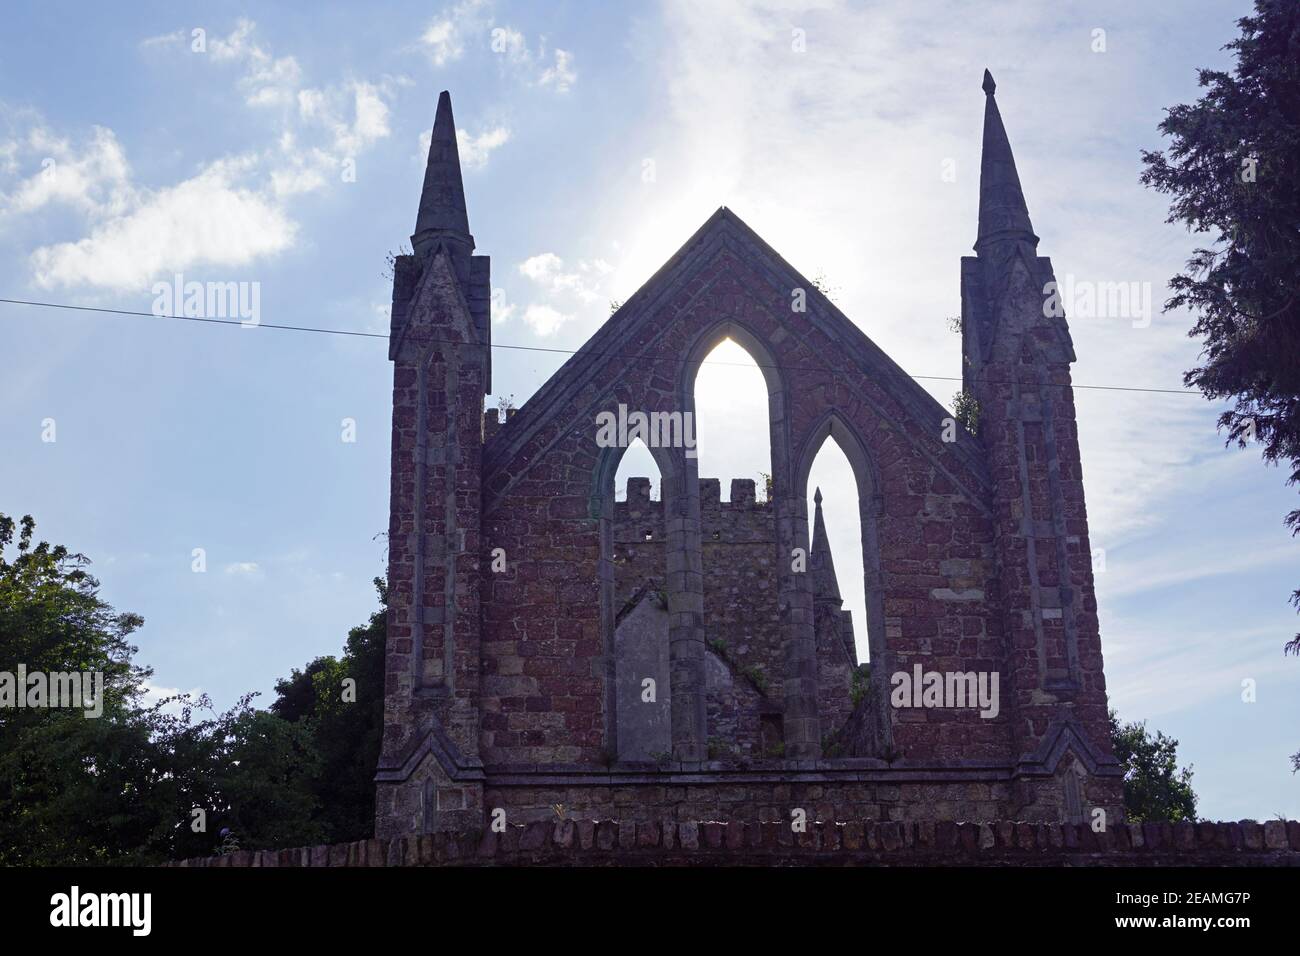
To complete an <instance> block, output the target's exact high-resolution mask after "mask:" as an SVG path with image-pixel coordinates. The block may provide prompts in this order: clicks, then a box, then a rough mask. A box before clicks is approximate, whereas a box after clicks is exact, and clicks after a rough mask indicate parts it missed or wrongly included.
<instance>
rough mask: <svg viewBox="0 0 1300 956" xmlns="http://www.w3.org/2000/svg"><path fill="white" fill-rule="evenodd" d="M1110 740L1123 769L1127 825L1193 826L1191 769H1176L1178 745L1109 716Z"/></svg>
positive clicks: (1113, 713)
mask: <svg viewBox="0 0 1300 956" xmlns="http://www.w3.org/2000/svg"><path fill="white" fill-rule="evenodd" d="M1110 739H1111V744H1112V745H1113V746H1114V748H1115V757H1116V759H1118V760H1119V762H1120V765H1121V766H1122V767H1123V768H1124V814H1125V816H1126V817H1127V818H1128V820H1129V822H1131V823H1141V822H1143V821H1168V822H1170V823H1178V822H1180V821H1187V822H1195V820H1196V794H1195V793H1194V792H1192V768H1191V767H1184V768H1183V769H1181V770H1180V769H1179V767H1178V741H1177V740H1174V739H1173V738H1172V737H1166V736H1165V735H1164V734H1163V733H1161V732H1160V731H1156V733H1155V736H1154V737H1153V736H1151V734H1150V733H1148V732H1147V728H1146V724H1145V723H1129V724H1121V723H1120V720H1119V715H1118V714H1117V713H1115V711H1113V710H1112V711H1111V712H1110Z"/></svg>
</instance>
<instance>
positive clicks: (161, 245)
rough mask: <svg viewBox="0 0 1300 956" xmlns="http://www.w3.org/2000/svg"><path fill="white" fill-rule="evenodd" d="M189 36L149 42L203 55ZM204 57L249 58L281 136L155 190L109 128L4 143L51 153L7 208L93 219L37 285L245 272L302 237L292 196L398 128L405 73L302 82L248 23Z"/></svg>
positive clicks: (40, 128)
mask: <svg viewBox="0 0 1300 956" xmlns="http://www.w3.org/2000/svg"><path fill="white" fill-rule="evenodd" d="M187 41H188V37H187V35H186V34H185V33H184V32H180V33H177V34H169V35H167V36H163V37H154V38H151V39H150V40H149V41H146V44H147V45H149V46H157V47H165V46H171V47H177V48H182V49H184V50H185V55H198V54H191V53H190V52H189V45H188V42H187ZM205 55H206V56H208V57H210V58H211V60H212V61H213V62H216V63H242V64H244V65H245V68H246V69H245V73H244V75H243V76H242V77H240V78H239V79H238V80H237V85H238V88H239V89H240V90H241V91H242V92H243V93H244V94H245V101H246V103H247V104H248V105H249V106H250V107H257V108H261V107H265V106H277V107H280V108H281V109H282V115H283V122H282V125H281V127H280V129H279V130H277V133H276V138H275V139H274V141H273V142H271V143H268V144H267V145H266V146H265V147H264V148H261V149H254V150H249V151H246V152H244V153H241V154H239V155H234V156H226V157H222V158H219V159H216V160H210V161H208V162H206V163H204V164H202V166H201V167H200V171H199V172H198V173H197V174H195V175H193V176H191V177H190V178H188V179H184V180H182V181H180V182H177V183H174V184H172V185H166V186H161V187H156V188H150V187H144V186H141V185H138V184H136V183H134V182H133V181H132V178H131V170H130V166H129V164H128V162H127V158H126V150H125V148H124V147H123V146H122V145H121V144H120V143H119V142H118V140H117V137H116V135H115V134H114V132H113V131H112V130H109V129H103V128H99V127H96V128H95V129H94V131H93V132H92V134H91V137H90V140H89V142H87V143H85V144H84V145H82V146H80V147H78V148H74V147H73V146H72V145H70V144H69V143H68V141H67V140H66V139H63V138H60V137H59V136H57V135H56V134H54V133H53V132H51V131H50V130H49V129H48V128H47V127H46V125H45V124H44V123H42V122H36V121H33V122H32V123H31V124H30V130H29V131H28V132H27V133H26V135H25V136H24V137H21V138H20V139H18V140H16V141H13V143H12V144H10V143H6V144H5V147H4V148H3V149H0V170H12V169H16V168H18V162H19V157H21V158H22V159H23V160H25V161H26V160H30V163H31V165H32V166H35V165H37V164H38V163H39V162H40V161H41V160H42V159H48V160H50V162H48V163H45V164H44V166H43V167H42V168H41V170H40V171H38V172H36V173H34V174H33V175H31V176H30V177H28V178H27V179H25V180H23V181H21V182H20V183H18V184H17V185H16V187H15V188H14V189H12V191H10V192H9V193H8V194H0V212H5V213H10V214H13V215H15V216H17V215H24V214H32V213H35V212H37V211H39V210H40V209H42V208H43V207H45V206H48V205H52V204H55V203H60V204H64V205H67V206H71V207H73V208H75V209H77V210H79V211H81V212H82V213H83V214H84V215H85V219H86V222H85V231H84V234H83V235H82V238H80V239H74V240H70V241H65V242H57V243H51V244H47V245H44V246H40V247H38V248H36V249H35V250H34V251H33V252H32V253H31V255H30V262H31V265H32V269H33V273H34V279H35V281H36V283H37V284H38V285H40V286H42V287H45V288H49V287H54V286H76V285H92V286H100V287H104V288H114V289H129V288H140V287H142V286H147V285H148V283H149V281H150V279H151V278H153V277H155V276H157V275H159V274H166V273H168V272H171V271H176V270H184V269H188V268H191V267H202V266H223V267H245V266H248V265H250V264H251V263H253V262H254V261H256V260H258V259H261V258H263V257H266V256H271V255H275V254H277V253H280V252H282V251H284V250H285V249H287V248H289V247H290V246H291V245H292V243H293V241H294V239H295V237H296V235H297V226H296V224H295V223H294V222H293V219H292V217H291V215H290V211H289V207H288V203H289V202H290V201H291V200H293V199H294V198H295V197H300V196H303V195H305V194H308V193H312V192H315V191H318V190H320V189H322V188H324V187H325V186H326V185H327V184H329V183H331V182H339V181H341V180H342V178H343V173H344V171H345V170H346V169H353V168H355V167H354V164H355V162H356V159H357V157H358V156H359V155H360V154H361V153H363V152H364V151H366V150H367V149H369V148H371V147H372V146H373V145H374V144H375V143H376V142H378V141H380V140H382V139H384V138H386V137H387V136H389V135H390V134H391V129H390V126H389V105H388V103H389V100H390V99H391V97H392V94H393V89H392V87H393V86H394V85H396V84H399V83H400V82H402V81H401V80H398V79H393V78H389V77H385V78H384V79H383V80H382V81H380V82H368V81H365V80H358V79H349V80H346V81H344V82H340V83H335V84H326V85H321V86H313V87H306V86H303V84H302V71H301V69H300V68H299V67H298V64H297V61H296V60H295V59H294V58H293V57H291V56H284V57H276V56H273V55H272V54H271V52H270V51H269V50H268V49H267V48H266V47H265V46H264V45H262V44H260V43H259V42H258V41H257V39H256V25H255V24H254V23H253V22H252V21H251V20H242V19H241V20H240V21H239V22H238V24H237V25H236V27H235V29H234V30H233V31H232V32H231V33H230V34H229V35H228V36H225V37H217V38H213V39H210V40H209V41H208V45H207V53H206V54H205ZM482 145H483V149H484V150H486V151H490V150H491V148H494V146H495V145H499V144H497V143H495V141H493V140H492V139H491V137H489V138H488V140H486V141H485V142H484V143H483V144H482ZM11 147H12V148H11Z"/></svg>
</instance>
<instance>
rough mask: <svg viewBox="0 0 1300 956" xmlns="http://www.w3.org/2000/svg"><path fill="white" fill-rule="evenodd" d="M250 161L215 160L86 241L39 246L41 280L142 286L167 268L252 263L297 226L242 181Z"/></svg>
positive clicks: (35, 260) (36, 260) (36, 264)
mask: <svg viewBox="0 0 1300 956" xmlns="http://www.w3.org/2000/svg"><path fill="white" fill-rule="evenodd" d="M251 164H252V161H251V160H248V159H243V160H240V159H235V160H222V161H218V162H216V163H213V164H211V165H210V166H208V167H207V168H206V169H205V170H204V171H203V172H201V173H200V174H199V175H197V176H195V177H193V178H192V179H188V180H185V181H184V182H182V183H180V184H178V185H176V186H171V187H168V188H165V189H160V190H157V191H156V192H153V193H149V194H146V195H144V196H143V198H141V199H140V200H139V201H138V203H137V205H136V206H135V208H134V209H133V210H132V211H131V212H129V213H126V214H124V215H121V216H115V217H113V218H110V219H108V220H107V221H105V222H103V223H102V224H100V225H97V226H95V227H93V228H92V229H91V232H90V235H88V236H87V237H86V238H84V239H80V240H77V241H75V242H61V243H56V244H54V245H50V246H42V247H40V248H38V249H37V250H36V251H35V252H33V253H32V255H31V264H32V270H33V273H34V277H35V281H36V283H37V284H38V285H39V286H41V287H43V288H49V287H53V286H72V285H81V284H87V285H95V286H102V287H107V288H115V289H130V288H143V287H145V286H147V285H148V284H149V281H150V279H151V278H152V277H153V276H156V275H158V274H161V273H164V272H167V271H170V270H184V269H187V268H190V267H192V266H200V265H216V266H247V265H248V264H250V263H251V262H253V261H254V260H256V259H258V258H260V257H262V256H266V255H272V254H275V253H278V252H281V251H283V250H284V249H286V248H288V246H289V245H290V244H291V243H292V241H293V238H294V235H295V232H296V227H295V226H294V224H293V223H292V222H291V221H290V220H289V219H288V217H287V215H286V214H285V211H284V210H283V209H281V208H279V207H278V206H276V205H275V204H274V202H273V201H271V200H269V199H268V198H267V197H266V196H263V195H259V194H258V193H256V192H253V191H251V190H249V189H246V188H242V187H240V186H239V185H238V184H237V182H236V180H238V179H239V178H241V177H242V176H243V174H245V173H246V172H247V171H248V168H249V166H250V165H251Z"/></svg>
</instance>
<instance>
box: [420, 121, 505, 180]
mask: <svg viewBox="0 0 1300 956" xmlns="http://www.w3.org/2000/svg"><path fill="white" fill-rule="evenodd" d="M430 135H432V134H430ZM509 140H510V130H508V129H506V128H505V127H504V126H494V127H493V128H492V129H489V130H484V131H483V132H482V133H479V134H478V135H477V136H471V135H470V134H469V133H468V132H466V131H465V130H463V129H458V130H456V147H457V149H458V150H459V152H460V164H461V165H462V166H463V167H465V168H466V169H480V168H482V167H483V166H486V165H487V161H488V157H489V156H491V155H492V152H493V150H495V149H497V148H498V147H501V146H504V145H505V144H506V143H507V142H509ZM424 145H425V152H426V153H427V152H428V145H429V144H428V143H427V142H426V143H425V144H424Z"/></svg>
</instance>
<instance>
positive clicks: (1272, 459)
mask: <svg viewBox="0 0 1300 956" xmlns="http://www.w3.org/2000/svg"><path fill="white" fill-rule="evenodd" d="M1237 25H1238V27H1239V28H1240V30H1241V35H1240V36H1239V37H1238V38H1236V39H1235V40H1233V41H1232V42H1230V43H1228V44H1227V45H1226V46H1225V49H1227V50H1231V51H1232V52H1233V54H1235V56H1236V65H1235V68H1234V69H1233V70H1232V72H1224V71H1221V70H1200V71H1198V77H1199V81H1200V86H1201V87H1202V88H1204V90H1205V92H1204V94H1203V95H1202V96H1201V98H1200V99H1199V100H1197V101H1196V102H1195V103H1192V104H1190V105H1189V104H1183V105H1180V106H1175V107H1172V108H1171V109H1169V110H1167V112H1166V116H1165V119H1164V121H1163V122H1162V123H1161V124H1160V127H1159V128H1160V132H1161V133H1162V134H1164V135H1165V136H1167V137H1169V139H1170V145H1169V147H1168V150H1167V151H1157V152H1147V151H1144V152H1143V154H1142V159H1143V162H1144V164H1145V169H1144V170H1143V173H1142V181H1143V182H1144V183H1145V184H1146V185H1148V186H1151V187H1153V188H1155V189H1156V190H1158V191H1159V192H1161V193H1164V194H1166V195H1168V196H1170V197H1172V198H1171V204H1170V211H1169V217H1168V221H1169V222H1182V223H1184V224H1186V225H1187V227H1188V228H1189V229H1190V230H1191V231H1192V232H1194V233H1197V234H1203V235H1205V236H1206V238H1207V239H1208V242H1207V243H1206V245H1205V246H1203V247H1201V248H1197V249H1195V250H1194V252H1193V254H1192V257H1191V259H1189V260H1188V262H1187V267H1186V269H1185V270H1184V271H1183V272H1182V273H1180V274H1179V275H1176V276H1174V278H1173V279H1171V280H1170V289H1171V291H1172V293H1173V295H1172V297H1171V298H1170V299H1169V300H1168V302H1167V303H1166V304H1165V308H1166V310H1169V309H1174V308H1179V307H1183V306H1186V307H1189V308H1190V309H1191V310H1192V312H1193V314H1194V315H1195V317H1196V321H1195V324H1194V325H1193V326H1192V329H1191V332H1190V335H1191V336H1192V337H1193V338H1199V339H1201V340H1203V351H1202V353H1201V358H1202V361H1203V364H1201V366H1200V367H1199V368H1195V369H1192V370H1191V371H1189V372H1187V374H1186V375H1185V376H1184V379H1185V381H1186V383H1187V384H1188V385H1195V386H1196V387H1197V388H1199V389H1200V390H1201V392H1202V393H1203V394H1204V395H1205V396H1206V398H1209V399H1213V400H1220V399H1231V400H1232V401H1233V403H1234V404H1233V407H1232V408H1231V409H1230V410H1228V411H1225V412H1224V413H1223V414H1222V415H1220V417H1219V427H1220V429H1225V430H1226V432H1227V436H1228V437H1227V442H1228V443H1229V444H1231V443H1233V442H1236V443H1237V444H1238V445H1239V446H1241V447H1243V448H1244V447H1247V446H1249V445H1250V444H1252V443H1253V442H1256V441H1258V442H1259V443H1261V445H1262V453H1263V457H1264V460H1265V461H1267V462H1269V463H1278V462H1288V463H1289V466H1290V469H1291V475H1290V478H1289V479H1288V483H1289V484H1294V483H1295V482H1297V481H1300V4H1297V3H1296V2H1295V0H1255V9H1254V15H1253V16H1247V17H1243V18H1242V19H1240V20H1238V21H1237ZM1286 524H1287V526H1288V527H1290V528H1291V530H1292V533H1293V534H1296V533H1300V509H1296V510H1294V511H1292V512H1290V514H1288V515H1287V516H1286ZM1291 600H1292V602H1293V603H1294V604H1295V605H1296V607H1297V608H1300V590H1297V591H1296V592H1295V593H1294V594H1292V597H1291ZM1286 650H1287V651H1292V652H1295V653H1297V654H1300V634H1297V635H1296V636H1295V637H1294V638H1293V639H1292V640H1291V641H1289V642H1288V643H1287V645H1286Z"/></svg>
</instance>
